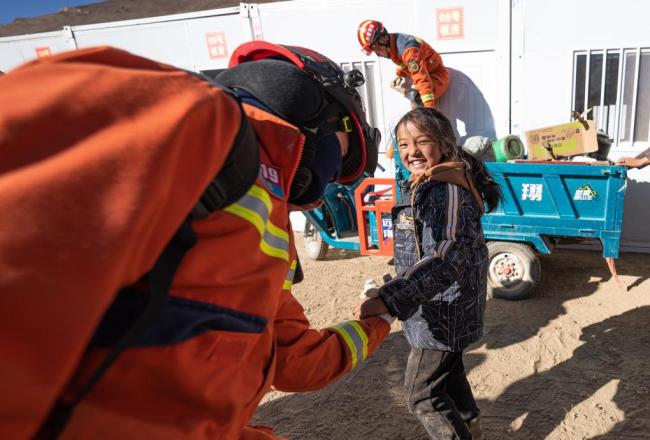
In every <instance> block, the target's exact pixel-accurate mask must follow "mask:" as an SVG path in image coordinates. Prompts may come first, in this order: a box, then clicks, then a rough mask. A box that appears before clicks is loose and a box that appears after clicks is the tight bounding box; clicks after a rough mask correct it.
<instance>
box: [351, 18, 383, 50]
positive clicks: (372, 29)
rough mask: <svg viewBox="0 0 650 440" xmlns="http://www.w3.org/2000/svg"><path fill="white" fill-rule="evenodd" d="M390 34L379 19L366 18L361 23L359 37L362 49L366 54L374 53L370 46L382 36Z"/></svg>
mask: <svg viewBox="0 0 650 440" xmlns="http://www.w3.org/2000/svg"><path fill="white" fill-rule="evenodd" d="M384 35H388V32H387V31H386V28H385V27H384V25H383V24H382V23H381V22H380V21H377V20H366V21H364V22H363V23H361V24H360V25H359V29H358V30H357V38H358V39H359V44H360V45H361V51H362V52H363V53H365V54H366V55H370V54H371V53H372V49H371V48H370V46H372V45H373V44H375V43H376V42H377V41H378V40H379V39H380V38H381V37H383V36H384Z"/></svg>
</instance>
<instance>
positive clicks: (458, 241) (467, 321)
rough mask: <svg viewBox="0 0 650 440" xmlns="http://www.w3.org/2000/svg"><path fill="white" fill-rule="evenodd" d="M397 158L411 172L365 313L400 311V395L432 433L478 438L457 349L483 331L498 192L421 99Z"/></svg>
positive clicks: (406, 120) (401, 133)
mask: <svg viewBox="0 0 650 440" xmlns="http://www.w3.org/2000/svg"><path fill="white" fill-rule="evenodd" d="M396 132H397V142H398V150H399V156H400V159H401V161H402V163H403V164H404V165H405V167H406V168H407V169H408V171H409V172H410V173H411V176H410V178H409V180H408V182H404V186H403V187H402V188H401V191H402V198H401V201H400V202H398V203H397V205H396V206H395V207H394V208H393V211H392V218H393V237H394V246H395V248H394V257H395V270H396V272H397V275H398V277H397V278H394V279H393V280H391V281H389V282H388V283H386V284H384V285H383V286H382V287H381V288H380V289H379V293H380V297H379V298H377V299H376V300H373V302H369V303H366V304H364V307H363V308H362V310H361V316H365V315H373V314H379V313H385V312H386V311H387V312H388V313H390V314H391V315H393V316H397V317H398V318H399V319H400V320H401V321H402V328H403V330H404V334H405V336H406V338H407V340H408V341H409V343H410V345H411V352H410V354H409V358H408V362H407V366H406V373H405V381H404V387H405V395H406V399H407V401H408V406H409V409H410V410H411V412H412V413H413V414H414V415H415V416H416V417H417V418H418V419H419V420H420V422H421V423H422V425H423V426H424V428H425V429H426V430H427V432H428V434H429V435H430V436H431V437H432V438H435V439H472V438H473V439H482V438H484V437H483V434H482V432H481V427H480V421H479V414H480V411H479V409H478V407H477V406H476V402H475V400H474V396H473V394H472V389H471V387H470V384H469V382H468V381H467V377H466V373H465V367H464V365H463V351H464V350H465V349H466V348H467V347H468V346H469V345H470V344H471V343H473V342H475V341H477V340H478V339H479V338H480V337H481V336H482V334H483V314H484V310H485V300H486V279H487V262H488V259H487V248H486V246H485V241H484V239H483V230H482V228H481V216H482V215H483V213H484V210H485V206H487V210H488V211H491V210H493V209H494V208H496V206H497V205H498V203H499V201H500V200H501V197H502V196H501V191H500V188H499V186H498V184H497V183H496V182H495V181H494V180H493V179H492V177H491V176H490V174H489V172H488V171H487V169H486V168H485V166H484V165H483V163H482V162H481V161H480V160H479V159H478V158H476V157H475V156H474V155H472V154H471V153H468V152H465V151H463V150H462V148H461V147H459V146H458V145H457V144H456V138H455V136H454V132H453V129H452V126H451V123H450V122H449V120H448V119H447V118H446V117H445V116H444V115H443V114H442V113H440V112H439V111H437V110H435V109H430V108H417V109H415V110H412V111H410V112H409V113H407V114H406V115H405V116H404V117H403V118H402V119H401V120H400V121H399V123H398V124H397V127H396Z"/></svg>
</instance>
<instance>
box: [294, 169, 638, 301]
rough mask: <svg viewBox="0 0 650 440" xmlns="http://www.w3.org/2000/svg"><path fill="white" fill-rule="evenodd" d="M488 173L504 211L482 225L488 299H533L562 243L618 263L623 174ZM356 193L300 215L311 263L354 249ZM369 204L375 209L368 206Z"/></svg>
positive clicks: (333, 197)
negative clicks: (595, 243) (585, 243)
mask: <svg viewBox="0 0 650 440" xmlns="http://www.w3.org/2000/svg"><path fill="white" fill-rule="evenodd" d="M486 166H487V167H488V169H489V170H490V172H491V173H492V174H493V176H494V178H495V180H496V181H497V182H498V183H499V185H500V186H501V189H502V191H503V195H504V200H503V203H501V204H500V205H499V207H498V208H497V209H496V210H495V211H494V212H491V213H489V214H486V215H484V216H483V221H482V223H483V231H484V234H485V238H486V240H487V242H488V243H487V245H488V250H489V258H490V264H489V269H488V290H489V293H490V294H491V295H493V296H496V297H500V298H505V299H522V298H525V297H527V296H528V295H530V293H531V292H532V289H533V288H534V286H535V284H536V283H537V282H538V281H539V278H540V276H541V267H540V262H539V258H538V254H550V253H551V251H552V249H553V247H554V246H555V245H557V244H560V243H562V242H563V241H567V240H573V241H581V240H586V239H597V240H599V241H600V242H601V243H602V247H603V256H604V257H605V258H617V257H618V252H619V245H620V238H621V228H622V223H623V207H624V201H625V188H626V184H625V182H626V175H627V173H626V170H625V168H624V167H619V166H611V165H590V164H579V163H572V162H555V163H531V162H514V163H510V162H488V163H486ZM400 171H402V172H400ZM397 178H398V179H403V178H406V176H405V174H404V173H403V170H399V169H398V173H397ZM358 186H359V185H358V184H357V185H354V186H350V187H344V186H342V185H334V184H333V185H331V187H332V188H329V187H328V192H327V193H326V197H325V200H326V203H325V205H324V206H323V207H321V208H319V210H316V211H309V212H307V213H305V215H306V216H307V219H308V221H307V224H308V226H307V227H306V228H305V231H306V232H305V235H306V243H307V247H308V249H309V243H314V242H315V243H317V244H318V247H317V250H318V252H317V253H316V255H315V254H314V253H313V252H312V253H311V254H310V256H311V257H312V258H314V257H319V258H322V257H323V256H324V252H325V251H326V250H327V247H328V246H332V247H335V248H344V249H359V240H358V239H357V238H356V237H354V234H355V233H356V231H357V230H358V228H357V224H356V222H355V217H354V215H352V214H351V210H352V208H351V207H350V204H351V203H352V204H354V198H353V196H352V193H353V191H354V189H355V188H356V187H358ZM392 197H396V195H392ZM368 203H370V204H372V203H373V202H372V199H370V201H369V202H368ZM352 206H353V207H354V205H352ZM358 209H359V207H354V210H358ZM367 221H368V225H369V227H368V228H367V229H368V230H369V231H370V242H371V243H373V242H374V243H375V245H380V243H378V241H377V236H378V234H377V231H376V228H375V229H373V225H374V221H372V219H367ZM362 239H363V238H362ZM323 249H324V251H323ZM612 267H613V265H612V266H610V268H612Z"/></svg>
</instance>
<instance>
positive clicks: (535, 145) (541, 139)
mask: <svg viewBox="0 0 650 440" xmlns="http://www.w3.org/2000/svg"><path fill="white" fill-rule="evenodd" d="M586 123H587V125H588V129H585V127H584V125H583V123H582V122H580V121H574V122H569V123H568V124H562V125H552V126H550V127H544V128H538V129H535V130H528V131H526V146H527V147H528V159H531V160H550V159H553V157H552V155H551V154H550V152H549V151H548V150H547V149H546V148H544V146H547V147H549V148H550V149H551V150H552V151H553V154H554V155H555V157H556V158H560V157H568V156H577V155H580V154H586V153H592V152H594V151H598V141H597V139H596V124H595V123H594V121H586Z"/></svg>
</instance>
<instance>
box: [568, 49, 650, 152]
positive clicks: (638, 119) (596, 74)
mask: <svg viewBox="0 0 650 440" xmlns="http://www.w3.org/2000/svg"><path fill="white" fill-rule="evenodd" d="M572 109H573V110H575V111H577V112H579V113H583V112H585V111H587V110H590V109H591V113H589V114H588V118H589V119H594V120H595V121H596V125H597V127H598V128H599V129H601V130H603V131H605V132H606V133H607V134H608V135H609V137H611V138H613V139H614V144H615V145H625V146H639V147H644V148H645V147H647V146H648V145H649V144H650V142H649V141H650V47H637V48H630V49H626V48H619V49H602V50H588V51H576V52H574V58H573V102H572Z"/></svg>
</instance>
